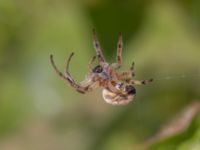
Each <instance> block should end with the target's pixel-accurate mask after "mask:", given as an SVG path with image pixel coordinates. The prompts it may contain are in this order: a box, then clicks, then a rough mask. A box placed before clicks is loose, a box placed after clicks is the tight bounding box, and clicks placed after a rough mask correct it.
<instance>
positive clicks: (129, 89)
mask: <svg viewBox="0 0 200 150" xmlns="http://www.w3.org/2000/svg"><path fill="white" fill-rule="evenodd" d="M125 90H126V92H127V93H128V94H132V95H134V94H135V93H136V90H135V88H134V86H132V85H128V86H126V89H125Z"/></svg>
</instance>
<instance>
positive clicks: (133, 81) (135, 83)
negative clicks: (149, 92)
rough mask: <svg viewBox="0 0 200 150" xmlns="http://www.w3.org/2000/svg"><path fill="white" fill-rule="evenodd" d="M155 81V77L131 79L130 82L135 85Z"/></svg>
mask: <svg viewBox="0 0 200 150" xmlns="http://www.w3.org/2000/svg"><path fill="white" fill-rule="evenodd" d="M151 82H153V79H149V80H130V81H129V83H131V84H133V85H146V84H149V83H151Z"/></svg>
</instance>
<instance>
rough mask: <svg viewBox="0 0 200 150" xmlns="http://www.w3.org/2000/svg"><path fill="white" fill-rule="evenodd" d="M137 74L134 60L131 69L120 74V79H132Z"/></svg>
mask: <svg viewBox="0 0 200 150" xmlns="http://www.w3.org/2000/svg"><path fill="white" fill-rule="evenodd" d="M134 76H135V72H134V62H133V63H132V65H131V67H130V69H129V70H128V71H124V72H122V73H121V74H119V79H120V80H127V79H128V80H131V79H132V77H134Z"/></svg>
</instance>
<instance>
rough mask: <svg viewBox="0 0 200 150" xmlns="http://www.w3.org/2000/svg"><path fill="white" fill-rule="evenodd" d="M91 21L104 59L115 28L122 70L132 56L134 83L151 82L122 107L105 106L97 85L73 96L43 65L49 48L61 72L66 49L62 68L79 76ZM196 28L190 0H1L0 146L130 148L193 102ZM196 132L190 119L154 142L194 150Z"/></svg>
mask: <svg viewBox="0 0 200 150" xmlns="http://www.w3.org/2000/svg"><path fill="white" fill-rule="evenodd" d="M93 27H95V28H96V30H97V34H98V37H99V40H100V42H101V45H102V47H103V51H104V53H105V56H106V58H107V60H108V62H112V61H114V60H115V54H116V43H117V36H118V33H119V32H120V31H121V32H122V33H123V39H124V51H123V58H124V59H123V65H124V66H123V68H122V70H125V69H127V68H129V67H130V64H131V63H132V61H134V62H135V64H136V65H135V69H136V78H137V79H143V78H150V77H153V78H154V79H155V82H154V83H153V84H151V85H148V86H143V87H137V98H136V99H135V101H134V102H132V103H130V104H129V105H128V106H122V107H115V106H110V105H108V104H106V103H105V102H104V101H103V99H102V97H101V93H100V92H101V91H100V90H97V91H94V92H91V93H88V94H86V95H80V94H78V93H76V92H75V91H74V90H73V89H71V88H69V87H68V86H66V85H65V84H64V83H63V82H62V81H61V80H60V79H59V78H58V77H57V76H56V74H55V72H54V71H53V69H52V67H51V64H50V62H49V55H50V54H54V56H55V62H56V64H57V65H58V66H59V68H61V69H62V68H64V64H65V61H66V58H67V56H68V55H69V54H70V53H71V52H75V56H74V58H73V60H72V62H71V66H70V72H71V73H72V75H73V76H74V78H75V79H76V80H78V81H81V80H82V79H83V78H84V76H85V74H86V72H87V71H88V70H87V65H88V62H89V60H90V58H91V57H92V56H93V55H95V52H94V49H93V48H92V35H91V29H92V28H93ZM199 33H200V2H199V0H175V1H164V0H150V1H147V0H125V1H120V0H62V1H53V0H34V1H33V0H29V1H25V0H17V1H15V0H1V1H0V77H1V78H0V83H1V84H0V118H1V119H0V139H1V140H0V149H2V150H18V149H20V150H23V149H24V150H27V149H30V150H31V149H37V150H40V149H41V150H44V149H48V150H49V149H60V150H62V149H71V150H84V149H91V150H94V149H95V150H107V149H108V150H112V149H113V150H118V149H120V150H121V149H123V150H129V149H134V146H135V145H136V144H137V143H141V142H142V141H144V140H145V139H147V138H148V137H151V136H152V135H153V133H155V132H156V131H157V130H158V129H159V127H160V126H161V125H162V124H163V123H164V122H165V121H166V120H168V119H169V118H173V116H174V115H175V114H176V113H178V112H179V110H181V109H182V108H183V107H185V106H186V105H188V104H189V103H190V102H191V101H193V100H195V99H199V98H200V59H199V56H200V37H199ZM63 70H64V69H63ZM199 129H200V125H199V117H197V118H196V119H195V120H194V122H193V123H192V124H191V127H189V129H188V130H187V131H186V132H185V133H183V135H177V137H174V138H172V139H169V140H166V141H164V142H162V143H158V144H157V145H155V147H154V148H155V149H179V150H184V149H195V148H196V147H197V148H196V149H198V147H199V143H198V142H197V141H199V135H198V132H199V131H198V130H199ZM177 141H178V142H177ZM170 145H172V146H174V145H175V147H173V148H172V147H170ZM192 146H193V148H191V147H192ZM154 148H153V149H154Z"/></svg>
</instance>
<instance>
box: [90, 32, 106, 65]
mask: <svg viewBox="0 0 200 150" xmlns="http://www.w3.org/2000/svg"><path fill="white" fill-rule="evenodd" d="M93 45H94V49H95V50H96V53H97V58H98V60H99V64H100V65H102V66H103V65H104V63H105V62H106V61H105V58H104V56H103V53H102V50H101V47H100V44H99V41H98V39H97V36H96V31H95V29H93Z"/></svg>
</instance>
